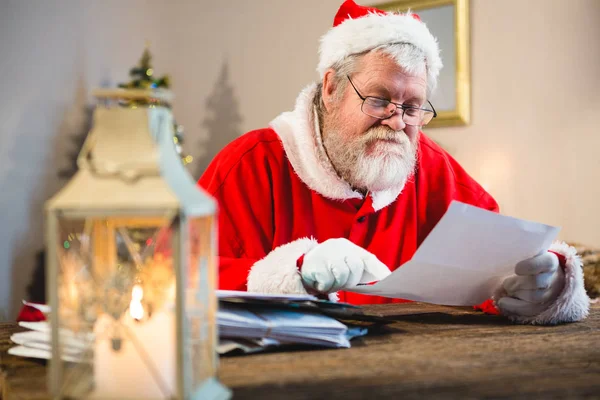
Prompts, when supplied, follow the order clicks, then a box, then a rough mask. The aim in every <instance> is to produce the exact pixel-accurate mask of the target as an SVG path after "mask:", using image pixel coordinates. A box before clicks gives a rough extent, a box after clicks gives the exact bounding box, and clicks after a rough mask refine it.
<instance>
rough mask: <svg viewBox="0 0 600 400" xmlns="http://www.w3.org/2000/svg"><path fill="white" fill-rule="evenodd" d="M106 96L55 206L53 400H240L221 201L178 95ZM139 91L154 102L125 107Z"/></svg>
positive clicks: (51, 223)
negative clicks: (228, 327) (180, 112)
mask: <svg viewBox="0 0 600 400" xmlns="http://www.w3.org/2000/svg"><path fill="white" fill-rule="evenodd" d="M95 95H96V97H98V98H99V99H101V100H103V101H102V104H99V105H98V106H97V107H96V110H95V112H94V124H93V128H92V130H91V132H90V134H89V136H88V138H87V139H86V142H85V144H84V146H83V149H82V151H81V154H80V155H79V158H78V165H79V171H78V172H77V174H76V175H75V176H74V177H73V179H72V180H71V181H70V182H69V183H68V184H67V185H66V186H65V188H64V189H62V190H61V191H60V192H59V193H58V194H57V195H56V196H54V197H53V198H52V199H50V200H49V201H48V203H47V204H46V212H47V238H46V243H47V244H46V246H47V254H48V261H47V262H48V265H47V268H48V293H49V296H50V305H51V308H52V315H51V317H50V319H51V331H52V360H51V364H50V376H49V384H50V391H51V394H52V398H78V399H79V398H90V399H184V398H185V399H226V398H229V396H230V391H229V390H228V389H226V388H225V387H224V386H222V385H221V384H220V383H219V382H218V381H217V380H216V369H217V362H218V359H217V355H216V346H217V328H216V325H215V324H216V312H217V299H216V294H215V289H216V280H217V276H216V259H215V237H214V235H215V212H216V204H215V202H214V200H213V199H211V198H210V197H209V196H208V195H207V194H206V193H204V192H203V191H202V190H201V189H199V188H198V187H197V185H196V183H195V182H194V180H193V179H192V177H191V176H190V175H189V173H188V172H187V171H186V170H185V168H184V167H183V165H182V162H181V160H180V158H179V155H178V154H177V152H176V150H175V144H174V140H173V135H174V132H173V117H172V114H171V110H170V107H169V103H170V101H171V93H170V92H168V91H161V90H135V89H116V90H98V91H96V92H95ZM132 99H138V100H140V102H141V103H143V104H146V106H143V107H140V106H128V107H123V106H122V104H124V103H125V102H128V103H129V104H131V102H130V100H132Z"/></svg>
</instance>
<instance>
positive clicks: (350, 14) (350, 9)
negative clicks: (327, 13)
mask: <svg viewBox="0 0 600 400" xmlns="http://www.w3.org/2000/svg"><path fill="white" fill-rule="evenodd" d="M369 14H380V15H386V14H387V13H386V12H385V11H382V10H379V9H377V8H375V7H366V6H359V5H358V4H356V3H355V2H354V0H346V1H344V3H342V5H341V6H340V8H339V9H338V12H337V14H335V18H334V19H333V26H334V27H336V26H338V25H339V24H341V23H342V22H344V21H346V20H347V19H350V18H352V19H356V18H360V17H364V16H365V15H369ZM412 16H413V18H414V19H416V20H417V21H420V20H421V18H420V17H419V16H418V15H417V14H413V15H412Z"/></svg>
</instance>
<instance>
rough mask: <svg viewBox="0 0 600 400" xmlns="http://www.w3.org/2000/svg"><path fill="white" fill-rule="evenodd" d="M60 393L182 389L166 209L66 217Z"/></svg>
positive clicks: (158, 394)
mask: <svg viewBox="0 0 600 400" xmlns="http://www.w3.org/2000/svg"><path fill="white" fill-rule="evenodd" d="M58 230H59V232H58V235H57V237H58V240H57V243H56V246H57V248H56V250H57V251H56V253H57V256H58V263H57V267H58V275H57V284H58V285H57V286H58V292H57V294H58V312H57V313H56V314H55V315H54V314H53V315H52V318H58V326H59V335H58V336H59V337H58V339H59V343H60V346H59V347H58V348H59V349H60V350H59V352H60V358H61V359H62V360H63V363H62V368H63V369H62V371H63V372H62V382H60V388H61V394H62V396H64V397H76V398H102V399H123V398H128V399H142V398H143V399H163V398H172V397H175V396H176V394H177V386H176V361H175V360H176V343H177V340H176V336H175V332H176V329H175V328H176V322H175V321H176V318H175V270H174V265H173V257H172V254H173V251H172V245H173V244H172V238H173V235H172V234H171V221H170V220H169V219H168V218H166V217H161V216H158V217H143V218H141V217H109V218H80V219H73V218H59V221H58Z"/></svg>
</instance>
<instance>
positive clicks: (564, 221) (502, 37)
mask: <svg viewBox="0 0 600 400" xmlns="http://www.w3.org/2000/svg"><path fill="white" fill-rule="evenodd" d="M340 3H341V0H303V1H299V2H298V1H291V0H289V1H288V0H252V1H249V0H227V1H214V0H211V1H208V0H196V1H184V0H178V1H168V2H167V1H164V0H128V1H126V2H124V1H118V0H102V1H100V0H94V1H92V0H90V1H86V2H82V1H78V0H54V1H52V2H47V1H42V0H30V1H19V0H0V91H1V93H2V97H0V189H1V190H2V195H1V196H0V210H1V211H0V320H1V319H2V318H3V316H4V318H12V317H13V316H14V314H15V312H16V310H17V309H18V304H19V301H20V299H22V298H23V297H24V293H25V287H26V285H27V283H28V281H29V277H30V274H31V268H32V266H33V263H34V253H35V251H36V250H38V249H39V248H41V246H42V245H43V240H42V238H43V235H42V227H43V214H42V212H41V207H42V204H43V201H44V200H45V199H46V198H48V197H49V196H50V195H52V194H53V193H54V192H55V191H56V190H57V189H58V188H59V187H60V186H61V185H63V184H64V180H60V179H59V178H58V177H57V174H56V171H57V170H58V169H60V168H61V167H64V166H65V164H66V163H67V160H66V154H67V153H68V151H69V148H70V146H71V144H70V142H69V140H70V137H71V136H73V135H74V134H77V133H78V132H79V131H81V129H82V126H83V125H84V121H83V119H84V115H83V114H84V113H83V111H82V108H83V107H84V106H85V105H86V104H87V103H89V100H90V96H89V91H90V89H91V88H93V87H96V86H98V85H100V84H102V83H108V84H114V83H115V82H119V81H122V80H124V79H126V78H127V72H128V69H129V67H130V66H132V64H133V63H135V62H136V61H137V59H138V57H139V54H140V53H141V50H142V47H143V44H144V41H145V40H150V41H151V45H152V50H153V53H154V56H155V69H156V70H157V71H158V72H159V73H163V72H168V73H170V74H171V75H172V77H173V81H174V90H175V92H176V95H177V100H176V104H175V115H176V117H177V119H178V121H179V122H180V123H182V124H183V125H184V126H185V128H186V134H187V142H186V146H185V148H186V150H187V151H188V152H189V153H191V154H192V155H194V156H196V158H197V160H198V162H197V163H196V164H195V165H194V166H193V167H192V171H193V172H194V173H197V172H196V171H194V170H193V169H194V168H201V167H202V165H204V164H205V162H206V158H205V159H202V157H201V156H202V153H203V151H205V150H206V149H208V151H209V152H214V151H216V148H217V147H219V146H220V145H221V142H223V141H228V140H230V138H231V137H233V136H234V135H235V134H240V133H242V132H245V131H247V130H250V129H254V128H259V127H264V126H265V125H266V124H267V123H268V122H269V121H270V120H271V119H272V118H273V117H274V116H276V115H277V114H278V113H279V112H282V111H285V110H289V109H290V108H292V106H293V103H294V100H295V97H296V95H297V93H298V91H299V90H300V89H302V88H303V87H304V86H305V85H307V84H308V83H310V82H311V81H312V80H314V79H316V78H317V74H316V72H315V68H316V65H317V45H318V38H319V36H320V35H321V34H323V33H324V32H325V30H326V29H328V27H329V26H330V24H331V21H332V19H333V16H334V14H335V11H336V10H337V7H338V6H339V4H340ZM471 3H472V54H473V57H472V75H473V76H472V83H473V123H472V124H471V126H469V127H462V128H448V129H436V130H433V129H432V130H431V131H430V132H429V133H430V134H431V136H433V137H434V139H436V140H437V141H439V142H440V143H441V144H442V145H444V146H445V147H446V148H447V149H448V150H449V151H450V152H451V153H452V154H453V155H454V156H455V157H456V158H457V159H458V160H459V161H460V162H461V163H462V164H463V165H464V166H465V168H466V169H467V170H468V171H469V172H471V173H472V175H474V176H475V177H476V178H477V179H479V180H480V181H481V182H482V183H483V184H484V185H486V186H487V187H488V188H489V190H490V191H491V193H492V194H494V195H495V196H496V198H497V199H498V200H499V202H500V205H501V207H502V209H503V211H504V212H505V213H507V214H510V215H515V216H518V217H522V218H529V219H533V220H537V221H543V222H547V223H550V224H557V225H561V226H562V227H563V231H562V233H561V235H562V237H563V238H564V239H568V240H575V241H580V242H584V243H588V244H596V245H600V230H599V229H598V225H599V223H600V213H599V212H598V210H597V207H596V206H597V201H596V198H597V197H598V193H597V189H596V187H598V182H599V181H600V179H599V178H600V155H599V153H598V150H597V149H598V148H599V145H600V132H599V129H598V127H597V126H598V122H597V120H598V119H597V116H598V114H599V112H600V78H599V76H600V44H599V43H598V40H599V39H600V1H598V0H527V1H518V0H510V1H509V0H505V1H493V0H472V2H471ZM34 5H35V6H34ZM224 65H227V69H224V68H223V66H224ZM211 99H212V100H211ZM209 100H210V102H209ZM214 109H217V110H218V113H217V114H218V115H217V116H216V121H217V123H218V124H217V126H223V127H224V128H223V129H215V127H214V126H215V124H214V123H212V122H211V120H214V119H215V116H214V115H213V111H214ZM566 109H570V110H571V111H569V112H568V115H567V112H566V111H565V110H566ZM238 117H239V118H240V120H239V121H237V122H236V120H237V118H238ZM232 135H233V136H232Z"/></svg>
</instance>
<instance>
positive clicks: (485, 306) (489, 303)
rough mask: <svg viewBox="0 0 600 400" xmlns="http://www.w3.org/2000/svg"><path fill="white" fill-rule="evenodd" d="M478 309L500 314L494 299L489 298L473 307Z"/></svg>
mask: <svg viewBox="0 0 600 400" xmlns="http://www.w3.org/2000/svg"><path fill="white" fill-rule="evenodd" d="M473 308H474V309H476V310H479V311H483V312H484V313H486V314H492V315H500V311H499V310H498V309H497V308H496V306H495V305H494V302H493V300H492V299H488V300H486V301H484V302H483V303H481V304H480V305H478V306H475V307H473Z"/></svg>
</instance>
